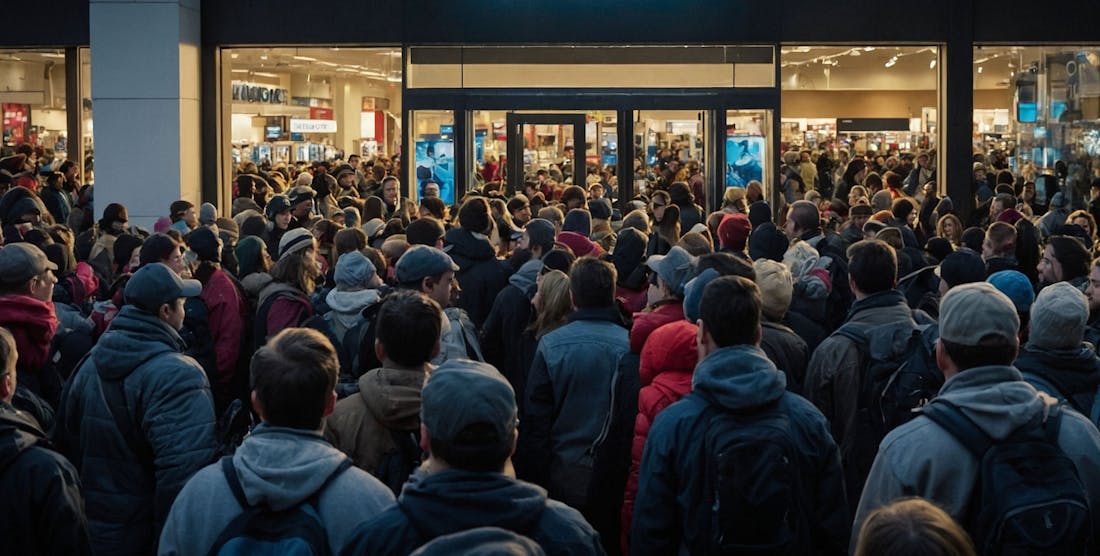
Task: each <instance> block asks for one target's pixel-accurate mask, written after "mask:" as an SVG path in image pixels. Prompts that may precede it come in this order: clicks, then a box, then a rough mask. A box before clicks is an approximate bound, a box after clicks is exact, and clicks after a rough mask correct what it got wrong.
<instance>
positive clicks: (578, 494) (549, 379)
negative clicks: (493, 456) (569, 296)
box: [517, 306, 630, 512]
mask: <svg viewBox="0 0 1100 556" xmlns="http://www.w3.org/2000/svg"><path fill="white" fill-rule="evenodd" d="M629 350H630V343H629V339H628V338H627V331H626V328H624V327H623V326H622V324H621V322H620V317H619V314H618V311H617V310H616V309H615V308H614V307H613V306H611V307H605V308H586V309H578V310H577V311H575V312H574V313H573V314H572V315H570V317H569V323H568V324H566V325H565V326H563V327H561V328H558V329H557V330H554V331H553V332H550V333H549V334H547V335H545V336H543V337H542V339H541V340H539V345H538V349H537V350H536V351H535V360H534V362H533V363H532V364H531V372H530V373H529V374H528V376H527V394H526V397H527V401H526V404H525V409H524V411H525V413H524V421H525V423H524V425H520V447H521V448H520V450H521V451H522V458H525V461H524V463H525V464H526V468H525V469H526V476H527V477H530V478H531V479H532V482H535V483H538V484H541V485H546V486H547V489H548V490H549V491H550V497H551V498H553V499H555V500H561V501H562V502H565V503H566V504H568V505H569V506H571V507H573V508H577V509H579V510H581V511H582V512H583V511H584V507H585V503H586V502H587V490H588V486H589V479H590V477H591V474H592V469H593V459H592V454H591V453H589V448H590V447H591V446H592V445H593V444H594V443H595V441H596V439H597V437H599V435H600V431H601V428H602V427H603V424H604V421H605V420H606V419H607V416H608V413H609V411H610V407H611V379H612V376H613V375H614V373H615V371H616V369H618V367H619V363H620V360H621V358H622V357H623V355H625V354H626V353H627V352H628V351H629ZM517 465H519V464H517ZM520 467H523V466H522V465H521V466H520ZM517 469H518V468H517ZM521 476H523V475H521Z"/></svg>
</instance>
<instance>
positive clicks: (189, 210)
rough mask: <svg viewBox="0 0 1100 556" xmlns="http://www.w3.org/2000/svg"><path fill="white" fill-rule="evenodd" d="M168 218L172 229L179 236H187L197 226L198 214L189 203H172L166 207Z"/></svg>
mask: <svg viewBox="0 0 1100 556" xmlns="http://www.w3.org/2000/svg"><path fill="white" fill-rule="evenodd" d="M168 218H169V219H170V220H171V221H172V229H173V230H176V231H177V232H179V233H180V235H187V234H188V233H190V232H191V230H194V229H195V228H197V227H198V226H199V212H198V209H196V208H195V203H192V202H191V201H186V200H183V199H180V200H178V201H173V202H172V204H171V205H170V206H169V207H168Z"/></svg>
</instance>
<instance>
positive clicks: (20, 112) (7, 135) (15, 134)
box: [2, 102, 31, 145]
mask: <svg viewBox="0 0 1100 556" xmlns="http://www.w3.org/2000/svg"><path fill="white" fill-rule="evenodd" d="M2 108H3V110H4V127H3V133H4V144H5V145H19V144H21V143H26V142H27V132H28V127H29V124H30V115H31V105H29V104H15V103H8V102H5V103H4V104H3V105H2Z"/></svg>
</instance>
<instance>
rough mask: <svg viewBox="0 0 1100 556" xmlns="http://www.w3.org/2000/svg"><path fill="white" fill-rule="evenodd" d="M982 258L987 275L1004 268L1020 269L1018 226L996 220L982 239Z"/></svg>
mask: <svg viewBox="0 0 1100 556" xmlns="http://www.w3.org/2000/svg"><path fill="white" fill-rule="evenodd" d="M982 260H984V261H985V269H986V270H985V273H986V276H990V275H992V274H993V273H995V272H1000V271H1002V270H1019V269H1020V264H1019V263H1018V262H1016V227H1015V226H1012V225H1010V224H1006V223H1004V222H994V223H992V224H990V225H989V229H987V230H986V231H985V240H984V241H982Z"/></svg>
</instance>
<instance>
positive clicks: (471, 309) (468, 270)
mask: <svg viewBox="0 0 1100 556" xmlns="http://www.w3.org/2000/svg"><path fill="white" fill-rule="evenodd" d="M443 242H444V244H446V247H444V251H446V252H447V254H448V255H450V256H451V259H453V260H454V262H455V264H457V265H458V272H457V273H456V274H455V277H456V278H458V285H459V287H460V288H462V293H461V294H460V295H459V296H458V308H459V309H464V310H465V311H466V313H467V314H469V315H470V320H472V321H474V326H475V327H477V328H478V329H479V330H480V329H481V326H482V325H483V324H485V319H486V318H488V316H489V310H490V309H492V308H493V300H494V299H496V296H497V294H498V293H499V292H500V291H501V290H503V289H504V287H505V286H507V285H508V276H509V275H510V274H511V273H512V268H511V267H510V266H508V263H507V262H505V261H501V260H498V259H497V258H496V253H495V252H494V251H493V245H492V244H491V243H489V240H488V239H487V238H486V237H484V236H481V237H478V236H475V235H474V234H473V232H471V231H469V230H464V229H462V228H454V229H452V230H450V231H448V232H447V234H446V235H444V236H443Z"/></svg>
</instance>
